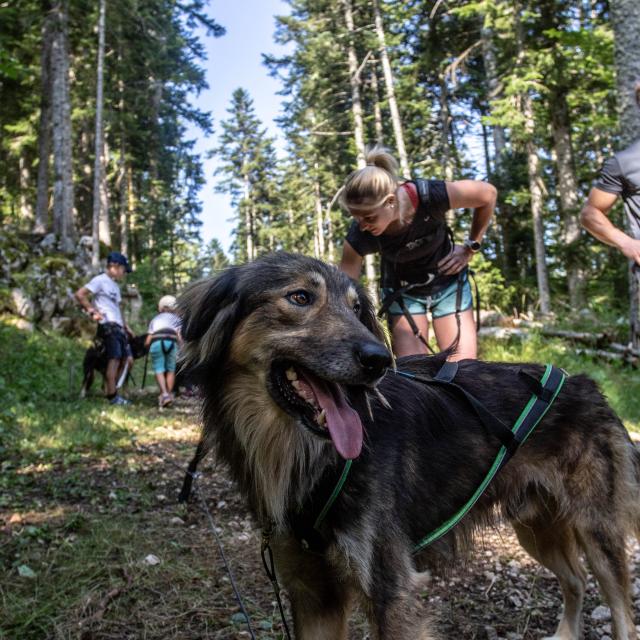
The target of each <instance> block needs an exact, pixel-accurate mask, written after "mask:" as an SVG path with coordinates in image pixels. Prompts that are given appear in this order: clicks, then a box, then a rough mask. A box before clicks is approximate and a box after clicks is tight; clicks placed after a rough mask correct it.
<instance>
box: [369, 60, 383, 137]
mask: <svg viewBox="0 0 640 640" xmlns="http://www.w3.org/2000/svg"><path fill="white" fill-rule="evenodd" d="M369 68H370V76H369V77H370V83H371V93H372V94H373V123H374V127H375V132H376V143H377V144H384V128H383V126H382V109H381V107H380V89H379V87H378V70H377V61H376V60H375V59H374V60H372V61H371V64H370V67H369Z"/></svg>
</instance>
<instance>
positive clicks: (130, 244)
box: [123, 166, 137, 265]
mask: <svg viewBox="0 0 640 640" xmlns="http://www.w3.org/2000/svg"><path fill="white" fill-rule="evenodd" d="M135 198H136V196H135V192H134V189H133V169H132V168H131V166H129V167H127V220H128V222H129V224H128V226H127V249H128V250H129V253H125V252H124V251H123V253H124V254H125V255H126V256H127V257H129V258H130V262H131V264H132V265H134V264H135V262H136V252H135V251H134V249H135V247H136V244H135V230H136V224H137V222H136V200H135ZM129 254H131V255H129Z"/></svg>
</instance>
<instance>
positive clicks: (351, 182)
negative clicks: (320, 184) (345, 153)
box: [340, 145, 400, 209]
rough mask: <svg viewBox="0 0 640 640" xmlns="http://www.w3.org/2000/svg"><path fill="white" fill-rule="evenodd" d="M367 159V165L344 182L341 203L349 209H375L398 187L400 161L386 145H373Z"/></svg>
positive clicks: (366, 156) (367, 153)
mask: <svg viewBox="0 0 640 640" xmlns="http://www.w3.org/2000/svg"><path fill="white" fill-rule="evenodd" d="M365 160H366V162H367V166H366V167H363V168H362V169H357V170H356V171H354V172H353V173H351V175H350V176H349V177H348V178H347V181H346V182H345V184H344V188H343V190H342V194H341V195H340V204H341V205H342V206H343V207H345V208H347V209H375V208H376V207H379V206H381V205H382V203H383V202H384V200H385V199H386V198H387V197H388V196H389V194H392V193H395V191H396V189H397V187H398V182H399V181H400V179H399V178H398V163H397V161H396V159H395V158H394V157H393V156H392V155H391V154H390V153H389V151H388V150H387V149H386V148H385V147H382V146H380V145H376V146H375V147H372V148H371V149H369V150H368V151H367V152H366V154H365Z"/></svg>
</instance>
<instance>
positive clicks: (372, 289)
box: [342, 0, 378, 306]
mask: <svg viewBox="0 0 640 640" xmlns="http://www.w3.org/2000/svg"><path fill="white" fill-rule="evenodd" d="M342 6H343V8H344V21H345V24H346V26H347V31H348V34H349V44H348V46H347V62H348V65H349V82H350V84H351V111H352V113H353V133H354V138H355V144H356V155H357V158H358V168H360V169H361V168H363V167H365V166H366V161H365V147H364V122H363V119H362V101H361V97H360V76H359V74H358V59H357V57H356V50H355V46H354V44H353V33H354V31H355V27H354V23H353V11H352V7H351V0H342ZM364 265H365V275H366V278H367V286H368V290H369V294H370V296H371V298H372V300H373V302H374V304H375V305H376V306H377V305H378V288H377V282H376V281H377V278H376V265H375V260H374V257H373V255H371V254H369V255H367V256H365V259H364Z"/></svg>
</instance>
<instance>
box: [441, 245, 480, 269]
mask: <svg viewBox="0 0 640 640" xmlns="http://www.w3.org/2000/svg"><path fill="white" fill-rule="evenodd" d="M472 256H473V253H472V252H471V251H470V250H469V249H467V247H464V246H460V245H455V246H454V247H453V249H452V250H451V252H450V253H449V254H448V255H447V256H445V257H444V258H442V260H440V262H438V271H439V272H440V273H441V274H442V275H445V276H452V275H454V274H456V273H460V271H462V270H463V269H464V268H465V267H466V266H467V265H468V264H469V260H471V257H472Z"/></svg>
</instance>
